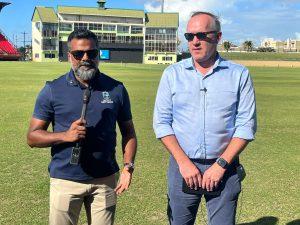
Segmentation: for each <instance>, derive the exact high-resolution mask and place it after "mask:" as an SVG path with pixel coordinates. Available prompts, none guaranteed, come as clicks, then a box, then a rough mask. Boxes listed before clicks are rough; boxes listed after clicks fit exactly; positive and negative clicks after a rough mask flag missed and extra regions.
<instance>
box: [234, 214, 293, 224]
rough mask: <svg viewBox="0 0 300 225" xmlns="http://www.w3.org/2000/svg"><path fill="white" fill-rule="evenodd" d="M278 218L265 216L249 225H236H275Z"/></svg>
mask: <svg viewBox="0 0 300 225" xmlns="http://www.w3.org/2000/svg"><path fill="white" fill-rule="evenodd" d="M277 223H278V218H276V217H273V216H266V217H262V218H259V219H258V220H256V221H254V222H250V223H239V224H238V225H277ZM289 225H296V224H289Z"/></svg>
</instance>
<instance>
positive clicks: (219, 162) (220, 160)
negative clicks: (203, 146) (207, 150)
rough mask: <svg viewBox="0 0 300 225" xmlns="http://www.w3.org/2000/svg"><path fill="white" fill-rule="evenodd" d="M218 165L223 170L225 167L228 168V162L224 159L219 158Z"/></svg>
mask: <svg viewBox="0 0 300 225" xmlns="http://www.w3.org/2000/svg"><path fill="white" fill-rule="evenodd" d="M217 163H218V164H219V165H220V166H221V167H222V168H225V167H226V166H227V162H226V161H225V160H224V159H222V158H219V159H218V160H217Z"/></svg>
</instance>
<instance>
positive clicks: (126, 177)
mask: <svg viewBox="0 0 300 225" xmlns="http://www.w3.org/2000/svg"><path fill="white" fill-rule="evenodd" d="M132 173H133V170H130V169H129V168H126V167H124V169H123V170H122V172H121V175H120V179H119V183H118V185H117V187H116V188H115V192H116V193H117V195H120V194H122V193H123V192H124V191H125V190H127V189H128V188H129V186H130V183H131V179H132Z"/></svg>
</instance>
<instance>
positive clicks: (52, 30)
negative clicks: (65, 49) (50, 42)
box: [43, 23, 58, 37]
mask: <svg viewBox="0 0 300 225" xmlns="http://www.w3.org/2000/svg"><path fill="white" fill-rule="evenodd" d="M57 29H58V25H57V24H52V23H44V24H43V37H57Z"/></svg>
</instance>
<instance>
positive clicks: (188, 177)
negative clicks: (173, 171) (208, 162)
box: [178, 160, 202, 190]
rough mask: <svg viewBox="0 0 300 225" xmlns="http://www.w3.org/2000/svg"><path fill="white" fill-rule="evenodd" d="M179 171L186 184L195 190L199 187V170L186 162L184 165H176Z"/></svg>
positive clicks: (189, 161)
mask: <svg viewBox="0 0 300 225" xmlns="http://www.w3.org/2000/svg"><path fill="white" fill-rule="evenodd" d="M178 166H179V171H180V173H181V175H182V177H183V179H184V180H185V182H186V184H187V185H188V186H189V187H190V188H191V189H195V190H197V189H198V188H199V187H200V186H201V181H202V175H201V173H200V170H199V169H198V168H197V167H196V166H195V164H194V163H192V161H191V160H186V161H185V162H184V163H180V164H178Z"/></svg>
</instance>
